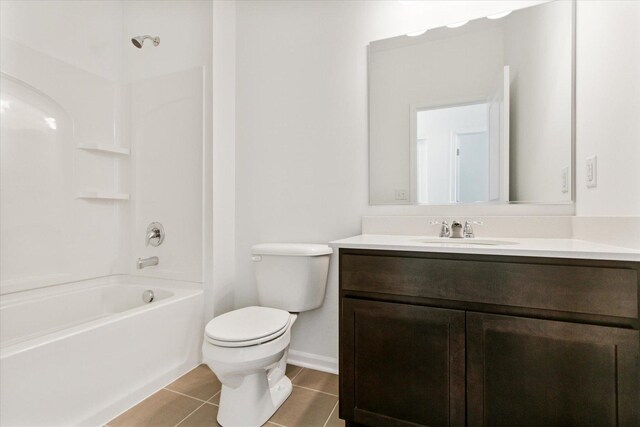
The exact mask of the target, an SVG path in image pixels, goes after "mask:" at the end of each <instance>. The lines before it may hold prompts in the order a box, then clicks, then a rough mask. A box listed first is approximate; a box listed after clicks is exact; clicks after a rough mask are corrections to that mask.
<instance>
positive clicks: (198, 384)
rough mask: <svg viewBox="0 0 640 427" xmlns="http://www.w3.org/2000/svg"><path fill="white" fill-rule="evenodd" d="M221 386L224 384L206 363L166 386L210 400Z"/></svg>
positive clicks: (188, 394) (169, 388)
mask: <svg viewBox="0 0 640 427" xmlns="http://www.w3.org/2000/svg"><path fill="white" fill-rule="evenodd" d="M220 387H222V385H221V384H220V381H218V378H216V376H215V375H214V373H213V372H211V369H209V367H208V366H206V365H200V366H198V367H197V368H195V369H193V370H192V371H190V372H188V373H187V374H185V375H183V376H182V377H180V378H178V379H177V380H175V381H174V382H172V383H171V384H169V385H168V386H166V387H165V388H166V389H168V390H173V391H177V392H178V393H182V394H186V395H187V396H191V397H195V398H196V399H201V400H208V399H210V398H211V397H212V396H213V395H214V394H216V393H217V392H218V391H220Z"/></svg>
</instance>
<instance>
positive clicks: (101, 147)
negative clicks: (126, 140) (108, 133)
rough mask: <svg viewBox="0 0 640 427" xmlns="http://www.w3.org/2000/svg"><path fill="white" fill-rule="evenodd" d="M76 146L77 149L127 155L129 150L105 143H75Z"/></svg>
mask: <svg viewBox="0 0 640 427" xmlns="http://www.w3.org/2000/svg"><path fill="white" fill-rule="evenodd" d="M76 148H77V149H78V150H87V151H99V152H101V153H110V154H118V155H123V156H128V155H129V153H130V152H131V150H129V149H128V148H122V147H116V146H113V145H106V144H78V145H76Z"/></svg>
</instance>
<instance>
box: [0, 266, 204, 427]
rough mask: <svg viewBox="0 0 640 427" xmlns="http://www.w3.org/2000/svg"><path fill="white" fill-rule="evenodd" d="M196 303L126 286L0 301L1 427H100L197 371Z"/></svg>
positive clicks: (194, 290)
mask: <svg viewBox="0 0 640 427" xmlns="http://www.w3.org/2000/svg"><path fill="white" fill-rule="evenodd" d="M136 281H137V282H136ZM148 290H150V291H152V292H153V301H151V302H149V303H147V302H145V301H144V300H143V293H144V292H145V291H148ZM147 300H148V299H147ZM202 301H203V298H202V290H201V289H200V288H198V287H195V286H194V285H193V284H184V283H176V282H167V281H164V280H160V279H155V280H149V279H140V278H136V279H133V278H129V277H118V278H115V279H114V278H108V279H102V280H95V281H93V282H83V283H75V284H70V285H61V286H54V287H51V288H46V289H40V290H35V291H27V292H19V293H15V294H9V295H3V296H2V298H1V300H0V396H1V398H0V425H2V426H7V427H13V426H30V427H32V426H65V427H66V426H74V425H81V426H93V425H96V426H98V425H104V424H105V423H106V422H107V421H109V420H110V419H112V418H113V417H115V416H117V415H118V414H120V413H121V412H123V411H124V410H126V409H128V408H129V407H131V406H133V405H134V404H136V403H137V402H139V401H140V400H142V399H144V398H145V397H147V396H148V395H149V394H151V393H153V392H154V391H156V390H157V389H159V388H161V387H163V386H164V385H166V384H167V383H169V382H171V381H172V380H173V379H175V378H177V377H179V376H181V375H182V374H184V373H185V372H187V371H189V370H190V369H192V368H193V367H195V366H197V364H198V363H199V362H200V346H201V343H202V328H203V314H202Z"/></svg>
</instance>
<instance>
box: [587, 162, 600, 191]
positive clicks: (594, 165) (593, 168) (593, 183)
mask: <svg viewBox="0 0 640 427" xmlns="http://www.w3.org/2000/svg"><path fill="white" fill-rule="evenodd" d="M586 180H587V187H589V188H593V187H597V186H598V157H597V156H595V155H593V156H589V157H587V173H586Z"/></svg>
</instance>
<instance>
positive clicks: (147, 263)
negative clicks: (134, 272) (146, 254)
mask: <svg viewBox="0 0 640 427" xmlns="http://www.w3.org/2000/svg"><path fill="white" fill-rule="evenodd" d="M158 263H160V259H159V258H158V257H157V256H152V257H150V258H138V262H137V263H136V265H137V267H138V270H142V269H143V268H145V267H151V266H154V265H158Z"/></svg>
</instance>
